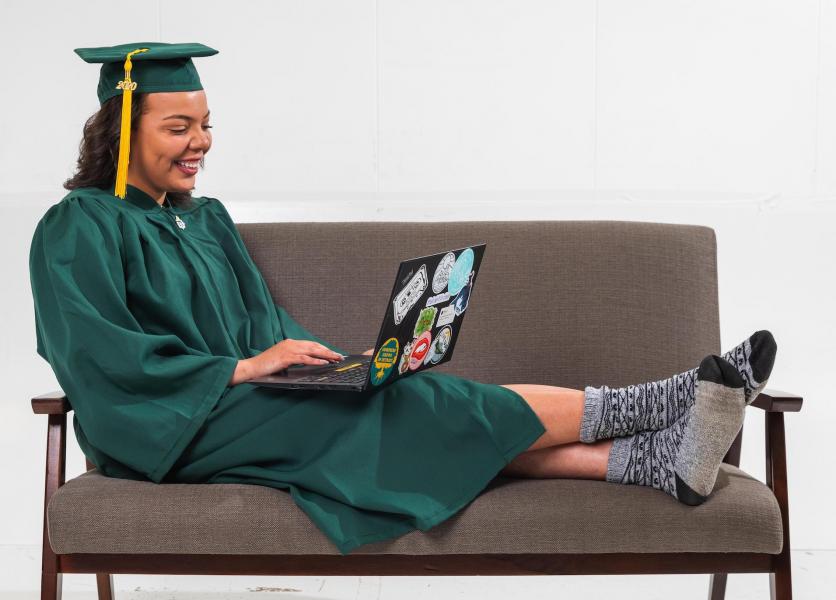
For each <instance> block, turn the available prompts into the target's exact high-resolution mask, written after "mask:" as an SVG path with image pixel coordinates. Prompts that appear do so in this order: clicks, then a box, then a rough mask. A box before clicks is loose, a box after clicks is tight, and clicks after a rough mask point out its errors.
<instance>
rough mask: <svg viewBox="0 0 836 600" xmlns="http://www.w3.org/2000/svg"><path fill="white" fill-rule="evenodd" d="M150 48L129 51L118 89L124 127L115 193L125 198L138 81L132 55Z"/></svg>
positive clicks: (121, 135) (120, 142) (120, 140)
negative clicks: (123, 75)
mask: <svg viewBox="0 0 836 600" xmlns="http://www.w3.org/2000/svg"><path fill="white" fill-rule="evenodd" d="M147 51H148V48H139V49H138V50H134V51H132V52H128V56H127V58H125V79H124V80H123V81H120V82H119V83H118V84H117V86H116V89H117V90H122V128H121V131H120V134H119V162H118V163H117V165H116V188H115V189H114V191H113V193H114V195H116V196H119V197H120V198H123V199H124V198H125V194H126V193H127V191H128V158H129V155H130V153H131V97H132V96H133V91H134V90H135V89H136V82H133V81H131V68H133V65H132V64H131V56H133V55H134V54H137V53H139V52H147Z"/></svg>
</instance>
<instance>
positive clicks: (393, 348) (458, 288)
mask: <svg viewBox="0 0 836 600" xmlns="http://www.w3.org/2000/svg"><path fill="white" fill-rule="evenodd" d="M484 253H485V244H484V243H482V244H476V245H473V246H468V247H466V248H459V249H457V250H448V251H446V252H439V253H438V254H432V255H430V256H422V257H419V258H412V259H410V260H405V261H403V262H402V263H401V265H400V267H399V268H398V275H397V277H396V278H395V285H394V287H393V288H392V293H391V294H390V295H389V300H388V301H387V302H386V312H385V314H384V316H383V323H382V324H381V326H380V331H379V332H378V334H377V342H376V343H375V346H374V352H373V353H372V354H371V355H365V354H349V355H347V356H345V358H344V359H343V360H342V361H340V362H336V363H329V364H327V365H291V366H290V367H288V368H287V369H285V370H284V371H278V372H276V373H272V374H270V375H266V376H264V377H258V378H255V379H249V380H247V382H246V383H253V384H257V385H262V386H266V387H277V388H289V389H310V390H345V391H354V392H362V391H364V390H371V389H376V388H380V387H383V386H385V385H389V384H391V383H392V382H394V381H397V380H398V379H400V378H401V377H408V376H410V375H412V374H413V373H417V372H419V371H426V370H427V369H432V368H433V367H435V366H438V365H440V364H443V363H445V362H447V361H449V360H450V359H451V358H452V357H453V349H454V348H455V346H456V340H457V339H458V337H459V332H460V331H461V327H462V322H463V321H464V315H465V311H466V310H467V307H468V306H469V305H470V300H471V298H472V296H473V285H474V283H475V281H476V275H477V273H478V272H479V266H480V265H481V264H482V255H483V254H484Z"/></svg>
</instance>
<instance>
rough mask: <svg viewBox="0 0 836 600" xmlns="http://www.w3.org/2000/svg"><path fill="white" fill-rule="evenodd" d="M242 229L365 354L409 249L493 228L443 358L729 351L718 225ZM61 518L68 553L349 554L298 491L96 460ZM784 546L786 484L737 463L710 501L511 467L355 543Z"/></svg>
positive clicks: (567, 380)
mask: <svg viewBox="0 0 836 600" xmlns="http://www.w3.org/2000/svg"><path fill="white" fill-rule="evenodd" d="M238 227H239V230H240V231H241V234H242V236H243V238H244V241H245V243H246V245H247V247H248V249H249V251H250V253H251V255H252V256H253V259H254V260H255V262H256V264H257V265H258V267H259V269H260V270H261V272H262V273H263V274H264V276H265V278H266V280H267V283H268V286H269V287H270V290H271V292H272V293H273V295H274V297H275V299H276V301H277V302H278V303H279V304H281V305H282V306H284V307H285V308H286V309H287V310H288V311H289V312H290V313H291V314H292V315H293V316H294V317H295V318H296V319H297V320H298V321H299V322H301V323H302V324H303V325H305V326H306V327H307V328H308V329H309V330H311V331H312V332H314V333H315V334H317V335H319V336H320V337H322V338H325V339H327V340H329V341H331V342H333V343H335V344H336V345H337V346H339V347H341V348H343V349H345V350H349V351H351V352H360V351H363V350H365V349H367V348H369V347H371V346H372V345H373V344H374V341H375V339H374V336H375V334H376V332H377V328H378V327H379V324H380V322H381V320H382V317H383V311H384V310H385V309H386V305H385V302H386V299H387V297H388V295H389V293H390V291H391V289H392V284H393V279H394V275H395V269H396V267H397V264H398V262H399V261H400V260H402V259H404V258H410V257H413V256H421V255H425V254H430V253H434V252H437V251H441V250H444V249H447V248H453V247H464V246H468V245H472V244H475V243H478V242H482V241H484V242H487V244H488V246H487V249H486V252H485V256H484V260H483V262H482V268H481V271H480V273H479V277H478V278H477V280H476V283H475V286H474V292H473V296H472V300H471V302H470V306H469V307H468V312H467V318H466V321H465V325H464V326H463V328H462V332H461V334H460V338H459V341H458V342H457V345H456V352H455V356H454V357H453V360H452V361H451V362H450V363H447V364H445V365H442V366H441V367H438V368H440V369H441V370H442V371H447V372H451V373H455V374H457V375H461V376H464V377H469V378H473V379H477V380H480V381H486V382H492V383H525V382H528V383H542V384H553V385H560V386H564V387H573V388H582V387H583V386H584V385H600V384H602V383H606V384H607V385H611V386H617V385H626V384H628V383H636V382H639V381H644V380H649V379H658V378H661V377H667V376H669V375H671V374H673V373H676V372H679V371H682V370H685V369H688V368H691V367H694V366H696V365H697V364H698V363H699V361H700V359H702V357H703V356H705V354H707V353H710V352H715V353H716V352H719V351H720V339H719V314H718V302H717V265H716V241H715V237H714V231H713V230H712V229H710V228H707V227H700V226H691V225H671V224H660V223H641V222H613V221H535V222H461V223H270V224H242V225H239V226H238ZM613 514H617V515H619V518H617V519H614V518H612V515H613ZM624 516H627V517H628V518H623V517H624ZM651 516H652V517H653V519H651V518H650V517H651ZM48 528H49V536H50V542H51V544H52V547H53V549H54V550H55V551H56V552H58V553H71V552H100V553H154V552H162V553H224V554H248V553H256V554H259V553H292V554H329V553H330V554H338V552H337V551H336V550H335V549H334V548H333V547H332V546H331V544H330V543H329V542H328V540H327V539H326V538H325V537H324V536H323V535H322V534H321V533H320V532H319V530H318V529H317V528H316V527H315V526H314V525H313V524H312V523H311V522H310V520H309V519H308V518H307V517H306V516H305V515H304V513H303V512H302V511H301V510H299V509H298V508H297V507H296V505H295V504H294V503H293V501H292V500H291V498H290V496H289V494H288V492H286V491H284V490H275V489H272V488H267V487H261V486H248V485H237V484H213V485H207V484H203V485H185V484H163V485H157V484H154V483H151V482H139V481H131V480H122V479H111V478H106V477H103V476H101V475H100V474H99V473H98V472H96V471H91V472H89V473H86V474H84V475H81V476H80V477H77V478H75V479H73V480H71V481H69V482H68V483H67V484H65V485H64V486H62V487H61V488H60V489H59V490H58V491H57V492H56V493H55V495H54V496H53V497H52V499H51V500H50V503H49V507H48ZM781 546H782V534H781V518H780V513H779V510H778V504H777V502H776V500H775V497H774V495H773V494H772V492H771V491H770V490H769V489H768V488H767V487H766V486H765V485H764V484H762V483H761V482H759V481H757V480H755V479H753V478H751V477H750V476H749V475H747V474H746V473H744V472H742V471H740V470H739V469H736V468H734V467H731V466H728V465H724V466H723V467H722V470H721V472H720V476H719V477H718V483H717V486H716V488H715V492H714V494H713V495H712V496H711V498H710V499H709V501H707V502H706V503H705V504H703V505H701V506H698V507H688V506H685V505H683V504H680V503H678V502H677V501H676V500H674V499H673V498H671V497H670V496H667V495H666V494H664V493H662V492H659V491H657V490H653V489H650V488H644V487H639V486H622V485H618V484H611V483H607V482H603V481H585V480H537V479H515V478H505V477H497V478H496V479H494V480H493V481H492V482H491V483H490V484H489V485H488V487H487V488H486V490H485V492H484V493H482V494H481V495H479V496H478V497H477V498H476V499H474V501H473V502H472V503H470V504H469V505H468V506H466V507H465V508H464V509H463V510H462V511H460V512H459V513H457V514H456V515H454V516H453V517H452V518H450V519H449V520H447V521H445V522H444V523H441V524H440V525H438V526H436V527H434V528H433V529H431V530H430V531H428V532H420V531H415V532H412V533H410V534H408V535H406V536H403V537H401V538H398V539H396V540H390V541H387V542H378V543H374V544H369V545H367V546H362V547H360V548H358V549H357V550H355V551H354V552H355V553H371V552H382V553H416V554H427V553H457V552H464V553H481V552H501V553H505V552H572V553H575V552H592V553H595V552H746V551H750V552H767V553H778V552H779V551H780V549H781Z"/></svg>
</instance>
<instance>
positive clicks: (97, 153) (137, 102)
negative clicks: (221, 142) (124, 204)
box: [64, 92, 203, 208]
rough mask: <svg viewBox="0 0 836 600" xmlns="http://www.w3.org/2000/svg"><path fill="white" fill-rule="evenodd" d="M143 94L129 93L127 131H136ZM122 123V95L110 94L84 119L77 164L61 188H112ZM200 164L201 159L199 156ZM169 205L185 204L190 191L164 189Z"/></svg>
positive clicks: (201, 164)
mask: <svg viewBox="0 0 836 600" xmlns="http://www.w3.org/2000/svg"><path fill="white" fill-rule="evenodd" d="M145 96H146V94H144V93H141V92H137V93H134V94H133V98H132V102H131V131H136V128H137V126H138V125H139V118H140V116H141V115H142V113H143V107H144V105H145ZM121 127H122V97H121V96H114V97H113V98H110V99H108V100H106V101H105V103H104V104H102V106H101V108H100V109H99V110H98V111H97V112H95V113H93V115H92V116H91V117H90V118H89V119H87V122H86V123H84V132H83V135H82V139H81V143H80V144H79V145H78V166H77V170H76V173H75V175H73V176H72V177H70V178H69V179H67V181H65V182H64V189H67V190H74V189H76V188H80V187H89V186H95V187H98V188H102V189H106V188H108V187H110V188H113V186H114V184H115V182H116V164H117V162H118V160H119V138H120V136H121ZM200 166H201V167H203V159H202V158H201V159H200ZM166 197H167V198H168V200H169V201H170V202H171V204H172V206H177V207H178V208H188V207H189V206H190V205H191V202H192V194H191V192H166Z"/></svg>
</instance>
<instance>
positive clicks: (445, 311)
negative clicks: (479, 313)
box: [435, 304, 456, 327]
mask: <svg viewBox="0 0 836 600" xmlns="http://www.w3.org/2000/svg"><path fill="white" fill-rule="evenodd" d="M455 318H456V313H455V308H454V307H453V305H452V304H450V305H448V306H445V307H444V308H442V309H441V312H440V313H438V321H437V322H436V324H435V325H436V327H441V326H443V325H449V324H450V323H452V322H453V319H455Z"/></svg>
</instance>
